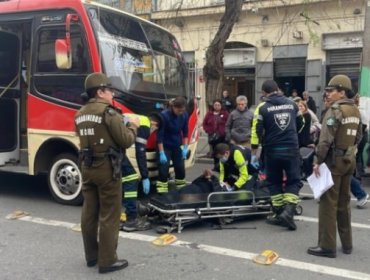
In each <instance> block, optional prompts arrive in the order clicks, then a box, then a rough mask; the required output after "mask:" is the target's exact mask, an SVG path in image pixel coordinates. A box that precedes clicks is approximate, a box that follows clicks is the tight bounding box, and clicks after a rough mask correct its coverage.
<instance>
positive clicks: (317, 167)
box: [313, 164, 320, 178]
mask: <svg viewBox="0 0 370 280" xmlns="http://www.w3.org/2000/svg"><path fill="white" fill-rule="evenodd" d="M313 173H314V174H315V176H316V177H317V178H318V177H320V165H319V164H314V165H313Z"/></svg>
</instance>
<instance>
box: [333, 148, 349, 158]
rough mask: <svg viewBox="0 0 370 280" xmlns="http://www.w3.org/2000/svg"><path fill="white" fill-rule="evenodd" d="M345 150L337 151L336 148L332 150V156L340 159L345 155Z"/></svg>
mask: <svg viewBox="0 0 370 280" xmlns="http://www.w3.org/2000/svg"><path fill="white" fill-rule="evenodd" d="M346 152H347V150H343V149H338V148H335V149H334V155H335V156H336V157H342V156H344V155H345V154H346Z"/></svg>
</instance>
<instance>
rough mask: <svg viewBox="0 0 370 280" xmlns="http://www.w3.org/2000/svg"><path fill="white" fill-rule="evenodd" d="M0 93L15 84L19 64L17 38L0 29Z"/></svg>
mask: <svg viewBox="0 0 370 280" xmlns="http://www.w3.org/2000/svg"><path fill="white" fill-rule="evenodd" d="M0 42H1V44H0V61H1V63H0V93H1V92H2V91H3V89H6V88H11V87H13V86H14V85H15V84H16V81H17V75H18V68H19V65H18V63H17V61H18V60H19V39H18V37H17V36H16V35H14V34H11V33H7V32H1V31H0Z"/></svg>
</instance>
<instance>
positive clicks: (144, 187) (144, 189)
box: [143, 178, 150, 194]
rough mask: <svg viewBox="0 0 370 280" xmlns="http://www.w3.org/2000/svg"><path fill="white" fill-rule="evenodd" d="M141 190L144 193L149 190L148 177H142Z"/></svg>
mask: <svg viewBox="0 0 370 280" xmlns="http://www.w3.org/2000/svg"><path fill="white" fill-rule="evenodd" d="M143 191H144V193H145V194H149V192H150V180H149V179H148V178H146V179H143Z"/></svg>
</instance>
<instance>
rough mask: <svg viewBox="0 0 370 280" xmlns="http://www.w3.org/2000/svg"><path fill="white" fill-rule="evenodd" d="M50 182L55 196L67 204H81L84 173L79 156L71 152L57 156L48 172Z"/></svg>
mask: <svg viewBox="0 0 370 280" xmlns="http://www.w3.org/2000/svg"><path fill="white" fill-rule="evenodd" d="M48 184H49V189H50V192H51V195H52V196H53V198H54V199H55V200H56V201H57V202H59V203H61V204H66V205H80V204H81V203H82V201H83V197H82V192H81V188H82V175H81V171H80V169H79V168H78V165H77V157H76V156H75V155H73V154H70V153H64V154H60V155H58V156H56V157H55V158H54V159H53V161H52V163H51V166H50V169H49V172H48Z"/></svg>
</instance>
